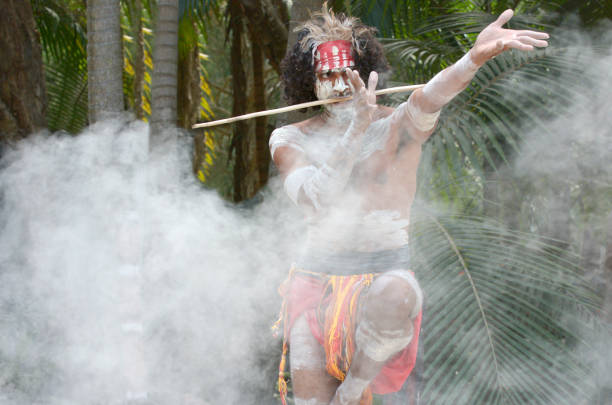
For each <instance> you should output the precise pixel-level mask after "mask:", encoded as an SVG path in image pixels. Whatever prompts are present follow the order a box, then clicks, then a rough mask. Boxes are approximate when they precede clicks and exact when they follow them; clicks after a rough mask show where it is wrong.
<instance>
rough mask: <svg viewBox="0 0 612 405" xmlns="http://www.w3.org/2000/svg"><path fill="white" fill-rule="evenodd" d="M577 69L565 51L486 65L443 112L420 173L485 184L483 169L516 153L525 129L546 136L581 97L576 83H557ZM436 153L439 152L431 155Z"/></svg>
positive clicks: (511, 56)
mask: <svg viewBox="0 0 612 405" xmlns="http://www.w3.org/2000/svg"><path fill="white" fill-rule="evenodd" d="M579 69H580V65H579V63H578V62H577V61H575V60H574V59H573V56H572V54H571V53H570V52H567V49H559V50H546V51H542V52H537V53H531V54H524V53H523V54H521V53H514V52H510V53H505V54H502V55H500V56H499V57H497V58H495V59H494V60H492V61H490V62H489V63H487V64H486V65H485V66H483V67H482V68H481V70H480V71H479V73H478V74H477V75H476V77H475V78H474V80H473V82H472V83H471V85H470V86H469V87H468V89H466V91H464V92H463V93H461V94H460V95H459V96H457V97H456V98H455V99H454V100H453V101H452V102H451V104H449V105H448V107H447V108H445V109H444V110H443V112H442V115H441V118H440V125H439V127H438V129H437V131H436V134H434V135H432V141H430V142H428V143H427V144H426V146H425V148H424V153H425V154H433V156H432V157H431V158H427V159H424V164H426V165H428V166H427V167H425V168H423V173H425V174H426V173H434V172H435V170H434V167H437V168H438V170H446V171H448V172H452V173H465V172H466V170H468V171H472V172H473V174H474V175H475V176H478V177H480V178H481V179H484V177H485V169H484V165H487V167H489V168H493V169H494V170H495V169H497V168H498V166H499V162H501V163H503V162H506V163H507V162H508V161H509V159H510V156H512V155H514V154H516V153H517V152H518V151H519V144H520V141H521V133H522V132H523V130H524V128H530V129H532V130H533V129H537V130H539V131H542V132H544V133H547V132H548V131H549V130H550V129H549V127H548V125H547V124H546V123H547V122H548V119H549V118H550V117H552V116H556V115H558V114H560V113H562V112H563V111H564V109H565V108H567V100H570V99H572V97H574V96H576V95H578V94H580V86H579V85H578V84H577V83H573V84H571V83H562V82H560V81H559V77H560V76H561V75H562V74H567V73H568V72H571V71H578V70H579ZM437 138H439V139H437ZM436 148H442V149H443V151H440V152H434V149H436ZM443 156H444V157H450V159H447V158H442V157H443ZM443 166H448V167H447V168H442V167H443ZM430 180H432V182H428V183H427V184H428V187H429V188H431V186H432V185H433V186H434V187H433V188H434V189H439V186H440V184H441V183H440V182H437V181H435V179H433V178H431V179H430ZM444 184H447V185H448V184H449V183H447V182H446V181H445V182H444Z"/></svg>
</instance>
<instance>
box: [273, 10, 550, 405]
mask: <svg viewBox="0 0 612 405" xmlns="http://www.w3.org/2000/svg"><path fill="white" fill-rule="evenodd" d="M512 15H513V12H512V10H507V11H505V12H504V13H502V14H501V16H500V17H499V18H498V19H497V20H496V21H495V22H494V23H492V24H491V25H489V26H488V27H486V28H485V29H484V30H483V31H482V32H481V33H480V34H479V35H478V38H477V40H476V43H475V45H474V47H473V48H472V49H471V50H470V51H469V52H468V53H467V54H466V55H465V56H464V57H462V58H461V59H460V60H459V61H458V62H457V63H455V64H454V65H452V66H450V67H449V68H447V69H445V70H443V71H442V72H440V73H439V74H438V75H436V76H435V77H434V78H433V79H432V80H431V81H429V83H427V85H426V86H425V87H424V88H423V89H421V90H417V91H415V92H413V93H412V94H411V96H410V97H409V98H408V100H407V101H406V102H404V103H403V104H401V105H400V106H398V107H397V108H396V109H393V108H389V107H384V106H379V105H377V104H376V97H375V95H374V90H375V88H376V85H377V82H378V73H384V72H385V71H386V70H388V65H387V62H386V61H385V59H384V56H383V52H382V47H381V45H380V44H379V43H378V41H376V39H375V37H374V34H375V31H374V29H373V28H371V27H367V26H365V25H363V24H362V23H360V22H359V21H358V20H357V19H355V18H348V17H345V16H336V15H334V14H333V13H332V12H330V11H328V10H327V8H326V7H325V6H324V7H323V10H322V11H321V12H320V13H316V14H314V15H313V17H312V18H311V20H309V21H308V22H306V23H305V24H304V25H302V26H301V27H299V28H298V30H299V35H298V42H297V43H296V44H295V46H293V48H292V49H290V50H289V51H288V53H287V56H286V57H285V59H284V61H283V81H284V84H285V92H286V96H287V98H288V99H289V101H290V102H291V103H297V102H305V101H310V100H312V99H314V98H315V97H316V98H319V99H327V98H331V97H340V96H347V95H353V100H352V101H347V102H342V103H338V104H330V105H329V107H326V108H325V110H323V111H322V112H321V113H320V114H318V115H316V116H315V117H313V118H310V119H308V120H305V121H303V122H299V123H297V124H293V125H288V126H285V127H282V128H278V129H276V130H275V131H274V132H273V134H272V136H271V138H270V151H271V153H272V157H273V160H274V162H275V164H276V165H277V166H278V168H279V170H280V172H281V174H282V175H283V176H284V179H285V183H284V186H285V190H286V192H287V194H288V195H289V197H290V198H291V200H292V201H293V202H294V203H295V204H296V205H298V206H299V207H301V208H302V209H303V211H304V213H305V216H306V219H307V221H308V238H307V243H306V246H305V248H304V251H303V254H302V255H301V256H300V258H299V259H298V260H297V261H296V263H295V265H294V267H293V268H292V271H291V273H290V277H289V279H288V281H287V282H286V283H285V285H284V291H283V294H284V297H285V302H284V309H283V313H284V315H283V318H284V332H285V341H284V345H283V353H284V354H283V360H282V361H281V373H280V378H279V388H280V390H281V397H282V399H283V402H284V396H285V393H286V385H285V381H284V374H283V371H284V368H285V354H286V352H287V349H289V354H290V366H291V381H292V387H293V392H294V396H295V403H296V405H306V404H309V405H323V404H332V405H341V404H342V405H357V404H360V403H361V404H367V403H370V402H371V394H372V393H378V394H387V393H390V392H395V391H397V390H399V389H400V388H401V386H402V384H403V383H404V381H405V380H406V378H407V377H408V375H409V374H410V373H411V371H412V368H413V367H414V363H415V357H416V347H417V341H418V333H419V328H420V313H421V305H422V299H423V298H422V293H421V290H420V288H419V285H418V283H417V281H416V279H415V278H414V276H413V274H412V273H411V272H410V271H409V258H408V255H407V246H408V234H407V225H408V218H409V215H410V206H411V204H412V202H413V199H414V195H415V192H416V172H417V167H418V164H419V158H420V155H421V146H422V144H423V142H425V141H426V140H427V138H428V137H429V136H430V135H431V134H432V133H433V131H434V128H435V125H436V122H437V119H438V116H439V114H440V110H441V109H442V107H444V105H446V104H447V103H448V102H449V101H451V100H452V98H453V97H455V96H456V95H457V94H458V93H459V92H461V91H462V90H464V89H465V88H466V87H467V85H468V84H469V83H470V81H471V80H472V79H473V77H474V75H475V74H476V72H477V71H478V68H479V67H480V66H482V65H483V64H484V63H485V62H486V61H488V60H489V59H491V58H494V57H495V56H496V55H498V54H500V53H502V52H504V51H506V50H508V49H519V50H522V51H529V50H533V49H534V47H545V46H547V45H548V44H547V42H546V39H547V38H548V35H547V34H546V33H541V32H535V31H526V30H525V31H516V30H508V29H503V28H502V26H503V25H504V24H505V23H506V22H508V21H509V20H510V18H512ZM364 81H367V82H368V85H367V87H366V85H365V84H364Z"/></svg>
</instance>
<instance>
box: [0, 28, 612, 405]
mask: <svg viewBox="0 0 612 405" xmlns="http://www.w3.org/2000/svg"><path fill="white" fill-rule="evenodd" d="M580 40H581V41H584V44H585V45H584V46H585V52H584V53H582V54H581V55H580V58H583V59H584V66H585V70H586V71H587V76H589V77H591V79H592V80H594V81H593V83H594V85H593V86H592V87H591V88H590V92H589V93H586V94H584V95H583V96H581V97H579V98H577V99H574V100H569V104H570V105H569V107H568V108H567V114H565V115H563V116H560V117H558V118H555V119H552V120H550V122H549V123H548V125H547V126H548V127H549V128H550V131H548V132H547V133H541V132H538V133H530V132H529V130H528V129H526V130H525V144H524V147H523V148H522V153H521V154H520V156H519V157H518V159H517V160H516V162H515V163H514V165H513V166H512V167H513V173H512V175H513V176H519V177H520V176H523V177H525V176H526V177H529V178H531V179H532V180H533V182H534V184H538V182H540V181H541V179H544V178H545V179H563V180H564V181H570V182H571V183H572V187H578V189H573V190H577V191H575V192H577V193H578V192H582V191H581V190H579V188H580V187H584V186H585V184H587V183H588V184H596V185H597V187H599V188H598V190H600V191H601V190H606V189H607V190H609V187H610V184H611V181H610V179H611V178H612V176H611V175H612V173H611V171H612V169H611V168H612V166H611V165H610V163H609V160H610V156H612V142H611V138H612V137H611V128H612V109H611V107H610V103H609V96H610V94H612V80H610V79H611V76H610V74H611V73H610V72H612V57H611V56H610V54H609V53H605V52H604V53H601V52H598V53H594V52H591V51H589V50H588V49H589V47H590V46H591V45H590V44H588V43H587V42H586V41H585V40H584V39H580ZM608 43H609V41H608ZM562 80H567V81H568V83H569V82H570V81H571V80H572V78H571V77H568V78H562ZM147 131H148V129H147V127H146V125H145V124H142V123H130V124H126V123H125V122H111V123H103V124H99V125H96V126H93V127H90V128H89V129H87V130H86V131H85V132H84V133H82V134H80V135H79V136H76V137H72V136H68V135H65V134H38V135H33V136H32V137H30V138H29V139H27V140H24V141H23V142H21V143H20V144H19V145H18V147H17V149H16V150H13V151H9V152H7V153H6V154H5V155H4V156H3V157H2V160H1V161H0V224H1V229H2V232H1V234H0V267H1V270H0V403H2V404H4V403H6V404H19V405H20V404H31V403H44V404H52V405H55V404H71V403H78V404H98V403H99V404H108V403H111V404H114V403H123V402H125V401H135V402H138V401H145V400H147V401H151V402H153V403H160V404H171V403H177V404H178V403H181V404H206V403H208V404H217V403H224V404H233V403H241V404H263V403H275V402H273V401H270V398H272V395H273V394H272V392H273V391H274V390H275V387H274V385H273V384H274V382H273V380H270V379H269V374H267V373H266V370H270V369H272V370H273V369H274V367H275V366H276V362H277V360H278V359H277V358H276V357H275V354H278V349H274V348H275V347H276V348H277V347H278V346H279V341H278V340H274V339H272V338H271V332H270V328H269V327H270V326H271V324H272V323H273V322H274V320H275V317H276V315H277V313H278V309H279V306H280V298H279V297H278V295H277V293H276V287H277V286H278V285H279V284H280V282H282V280H283V279H284V277H285V276H286V272H287V269H288V266H289V264H290V261H291V259H292V258H293V257H295V252H296V249H298V248H299V246H300V244H301V241H302V238H303V236H304V228H303V223H302V221H301V216H300V214H299V212H297V211H296V209H295V208H293V207H292V206H291V205H290V203H289V200H288V199H287V198H286V197H285V196H284V195H283V193H282V192H281V191H280V184H279V183H280V180H279V179H278V178H275V179H272V180H271V184H270V186H269V187H268V189H267V190H266V191H265V203H264V204H261V205H259V206H257V207H254V208H248V209H247V208H237V207H235V206H230V205H228V204H227V203H226V202H224V201H223V200H222V199H220V198H219V197H218V196H217V195H216V194H215V193H214V192H212V191H209V190H206V189H204V188H203V187H202V186H201V185H199V184H198V183H197V181H195V180H194V179H193V176H191V174H190V173H189V170H188V166H189V163H188V162H189V156H188V153H189V148H188V147H187V146H186V144H187V143H186V142H184V141H181V142H179V145H178V146H176V150H175V149H174V148H170V149H165V150H164V153H154V154H149V152H148V150H149V145H148V136H147ZM585 178H586V179H589V182H587V183H585V182H583V180H584V179H585ZM177 179H178V180H177ZM554 192H555V190H554V189H550V190H548V192H547V190H543V192H542V199H541V201H544V202H545V203H543V206H541V207H538V210H540V209H541V210H542V212H543V213H544V214H542V215H548V214H549V213H550V212H557V211H558V212H559V213H561V214H559V215H566V216H567V212H564V213H563V212H562V210H556V209H555V208H554V204H555V201H556V197H555V195H553V194H554ZM534 200H535V199H534ZM551 207H552V208H551ZM564 207H565V206H564ZM564 207H562V208H564ZM599 208H600V209H604V210H605V209H609V208H606V206H605V204H604V205H602V206H600V207H599ZM600 276H601V277H603V275H600ZM602 336H603V335H602ZM593 339H595V338H592V337H590V338H589V340H590V341H591V343H592V342H593ZM604 342H605V340H604V338H603V337H602V338H601V340H596V341H595V343H594V344H592V345H590V346H589V347H588V348H582V347H581V348H580V349H579V350H583V351H584V352H585V356H586V357H589V358H592V359H593V362H594V364H595V367H596V370H598V375H600V376H610V375H612V372H611V371H612V370H611V368H610V367H611V365H610V364H608V363H606V361H607V360H601V359H610V358H612V352H610V348H609V344H604ZM593 347H597V348H598V350H597V351H595V350H594V349H593ZM270 354H272V356H271V355H270ZM602 378H604V377H602ZM608 378H609V377H608ZM606 384H607V385H608V386H612V383H610V381H598V385H599V386H606ZM202 400H203V401H204V402H202ZM266 401H267V402H266Z"/></svg>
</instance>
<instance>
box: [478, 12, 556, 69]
mask: <svg viewBox="0 0 612 405" xmlns="http://www.w3.org/2000/svg"><path fill="white" fill-rule="evenodd" d="M513 15H514V12H513V11H512V10H506V11H504V12H503V13H502V14H501V15H500V16H499V17H498V18H497V20H495V21H494V22H493V23H491V24H490V25H488V26H487V27H486V28H485V29H484V30H482V32H481V33H480V34H479V35H478V38H476V43H475V44H474V47H473V48H472V49H471V51H470V53H471V54H472V60H473V61H474V63H475V64H477V65H478V66H482V65H484V64H485V62H486V61H488V60H489V59H493V58H494V57H496V56H497V55H499V54H500V53H502V52H504V51H507V50H508V49H518V50H521V51H532V50H533V49H534V48H535V47H538V48H542V47H546V46H548V42H547V41H546V40H547V39H548V38H549V35H548V34H547V33H545V32H539V31H530V30H511V29H506V28H502V26H503V25H504V24H506V23H507V22H508V21H510V19H511V18H512V16H513Z"/></svg>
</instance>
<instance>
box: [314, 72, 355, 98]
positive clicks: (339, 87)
mask: <svg viewBox="0 0 612 405" xmlns="http://www.w3.org/2000/svg"><path fill="white" fill-rule="evenodd" d="M343 70H344V69H332V70H331V71H330V72H329V73H330V74H331V75H332V76H331V77H329V78H323V79H322V80H321V79H319V75H317V77H316V79H315V94H316V95H317V98H318V99H319V100H327V99H328V98H334V97H343V96H348V95H350V94H352V93H353V86H352V84H351V83H350V81H349V80H348V79H345V77H344V76H343V75H342V74H338V73H340V72H342V71H343Z"/></svg>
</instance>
